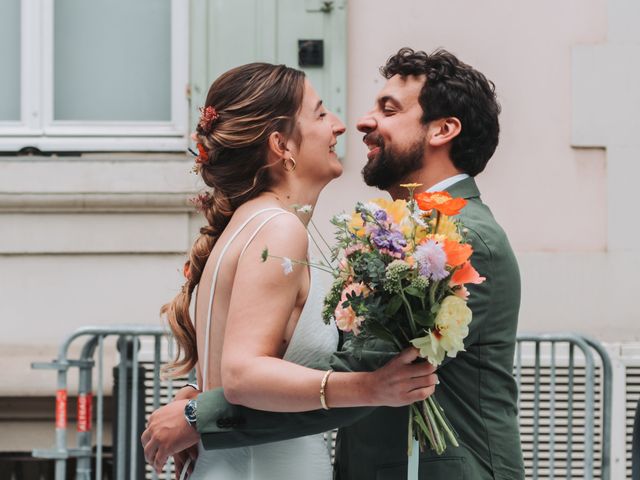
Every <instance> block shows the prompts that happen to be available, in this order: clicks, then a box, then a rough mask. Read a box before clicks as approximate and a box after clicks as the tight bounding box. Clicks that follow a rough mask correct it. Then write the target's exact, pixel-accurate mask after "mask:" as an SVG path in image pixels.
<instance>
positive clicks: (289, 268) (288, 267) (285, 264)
mask: <svg viewBox="0 0 640 480" xmlns="http://www.w3.org/2000/svg"><path fill="white" fill-rule="evenodd" d="M282 271H283V272H284V274H285V275H289V274H290V273H291V272H293V262H292V261H291V259H290V258H288V257H284V258H283V259H282Z"/></svg>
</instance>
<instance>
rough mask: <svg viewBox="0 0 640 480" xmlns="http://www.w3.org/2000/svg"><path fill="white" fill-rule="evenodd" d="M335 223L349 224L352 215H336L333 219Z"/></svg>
mask: <svg viewBox="0 0 640 480" xmlns="http://www.w3.org/2000/svg"><path fill="white" fill-rule="evenodd" d="M333 221H334V222H335V223H349V222H350V221H351V215H349V214H348V213H341V214H340V215H335V216H334V217H333Z"/></svg>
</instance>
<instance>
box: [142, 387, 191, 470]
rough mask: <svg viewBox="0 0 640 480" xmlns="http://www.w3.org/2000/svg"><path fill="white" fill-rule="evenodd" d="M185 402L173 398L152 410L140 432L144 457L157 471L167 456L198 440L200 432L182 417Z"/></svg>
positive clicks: (162, 465)
mask: <svg viewBox="0 0 640 480" xmlns="http://www.w3.org/2000/svg"><path fill="white" fill-rule="evenodd" d="M187 388H190V387H187ZM191 390H193V389H191ZM195 393H196V394H197V392H195ZM187 402H188V400H187V399H183V400H175V401H173V402H171V403H169V404H168V405H165V406H164V407H162V408H159V409H158V410H156V411H155V412H153V413H152V414H151V416H150V417H149V423H148V425H147V429H146V430H145V431H144V432H143V433H142V447H143V448H144V458H145V460H146V461H147V463H149V465H151V466H152V467H153V468H154V469H155V470H156V472H158V473H161V472H162V470H163V468H164V465H165V464H166V463H167V460H168V459H169V456H171V455H174V454H176V453H178V452H182V451H183V450H186V449H188V448H189V447H192V446H193V445H195V444H196V443H198V440H200V434H198V432H197V431H196V429H195V428H193V427H192V426H191V425H189V423H187V420H186V419H185V418H184V407H185V406H186V404H187Z"/></svg>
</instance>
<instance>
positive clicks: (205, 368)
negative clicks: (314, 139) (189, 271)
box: [202, 207, 290, 391]
mask: <svg viewBox="0 0 640 480" xmlns="http://www.w3.org/2000/svg"><path fill="white" fill-rule="evenodd" d="M270 211H277V213H274V214H272V215H270V216H269V217H268V218H267V219H266V220H265V221H263V222H262V223H261V224H260V226H259V227H258V229H260V228H262V227H263V226H264V225H265V224H266V223H267V222H268V221H269V220H271V219H272V218H274V217H276V216H277V215H281V214H283V213H290V212H287V211H286V210H283V209H282V208H278V207H269V208H263V209H260V210H258V211H257V212H254V213H253V214H251V215H250V216H249V218H247V219H246V220H245V221H244V222H243V223H242V225H240V227H239V228H238V229H237V230H236V231H235V232H234V233H233V235H231V237H229V240H227V243H226V244H225V245H224V247H223V248H222V250H221V251H220V256H219V257H218V261H217V262H216V266H215V268H214V270H213V278H212V280H211V289H210V291H209V306H208V308H207V328H206V331H205V340H204V364H203V365H202V390H203V391H205V390H207V387H208V381H207V374H208V370H209V334H210V332H211V322H212V320H213V319H212V318H211V313H212V309H213V295H214V292H215V289H216V283H217V281H218V273H219V271H220V265H222V259H223V257H224V255H225V253H227V250H228V249H229V247H230V246H231V243H232V242H233V241H234V240H235V239H236V237H237V236H238V235H239V234H240V232H242V230H244V228H245V227H246V226H247V225H248V224H249V223H250V222H251V220H253V219H254V218H256V217H257V216H258V215H261V214H263V213H265V212H270ZM255 235H256V232H254V233H253V235H252V236H251V238H250V239H249V242H250V241H251V240H253V238H254V237H255ZM248 244H249V243H247V245H248ZM247 245H245V246H244V248H243V249H242V253H244V251H245V250H246V248H247ZM242 253H241V255H242Z"/></svg>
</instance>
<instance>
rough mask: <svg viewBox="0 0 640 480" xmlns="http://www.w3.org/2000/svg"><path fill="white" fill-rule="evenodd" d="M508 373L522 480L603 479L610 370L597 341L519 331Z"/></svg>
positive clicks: (608, 431)
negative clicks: (514, 393)
mask: <svg viewBox="0 0 640 480" xmlns="http://www.w3.org/2000/svg"><path fill="white" fill-rule="evenodd" d="M514 374H515V377H516V381H517V383H518V387H519V397H518V403H519V405H518V410H519V412H520V433H521V440H522V446H523V454H524V457H525V469H526V478H528V479H529V478H531V479H533V480H542V479H552V480H555V479H567V480H568V479H578V478H579V479H584V480H592V479H594V478H598V479H601V480H609V479H610V477H611V471H610V470H611V452H610V448H611V408H612V394H613V393H612V392H613V390H612V388H613V387H612V375H613V372H612V367H611V361H610V359H609V356H608V354H607V352H606V351H605V350H604V348H603V347H602V345H600V343H598V342H597V341H595V340H593V339H591V338H589V337H586V336H583V335H576V334H571V333H567V334H542V335H530V334H520V335H518V343H517V347H516V358H515V366H514ZM596 455H597V456H598V457H599V458H596ZM596 460H599V461H596Z"/></svg>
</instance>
